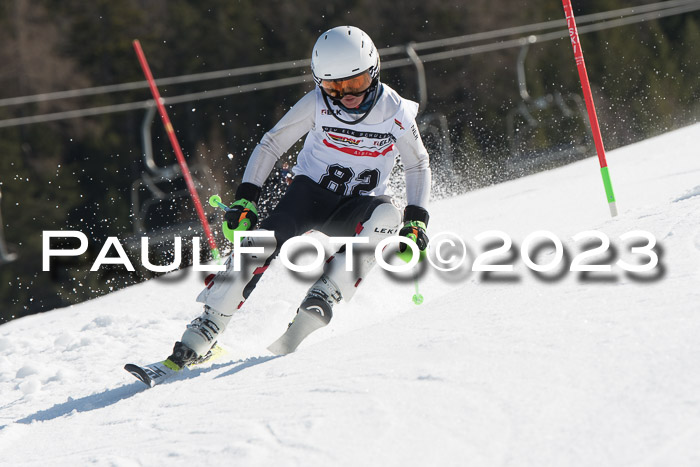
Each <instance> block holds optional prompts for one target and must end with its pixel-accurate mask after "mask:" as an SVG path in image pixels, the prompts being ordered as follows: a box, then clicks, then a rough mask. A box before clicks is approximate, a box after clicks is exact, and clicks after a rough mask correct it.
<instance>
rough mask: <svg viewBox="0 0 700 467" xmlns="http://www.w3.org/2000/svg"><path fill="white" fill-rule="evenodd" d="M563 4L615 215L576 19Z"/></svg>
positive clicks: (567, 2) (568, 4)
mask: <svg viewBox="0 0 700 467" xmlns="http://www.w3.org/2000/svg"><path fill="white" fill-rule="evenodd" d="M562 3H563V5H564V15H565V16H566V23H567V25H568V28H569V36H570V37H571V46H572V47H573V48H574V58H575V59H576V67H577V68H578V76H579V79H580V80H581V88H582V90H583V96H584V98H585V101H586V110H587V111H588V120H589V121H590V123H591V132H592V133H593V141H594V142H595V149H596V152H597V153H598V161H599V162H600V173H601V175H602V176H603V186H604V187H605V195H606V197H607V199H608V206H609V207H610V215H611V216H612V217H615V216H617V203H616V202H615V193H613V187H612V182H611V180H610V172H609V171H608V162H607V161H606V160H605V147H604V146H603V137H602V136H601V134H600V126H599V125H598V116H597V115H596V112H595V105H594V103H593V94H592V93H591V84H590V82H589V81H588V72H587V71H586V63H585V62H584V61H583V49H582V48H581V41H580V40H579V37H578V29H576V19H575V18H574V10H573V8H572V6H571V0H562Z"/></svg>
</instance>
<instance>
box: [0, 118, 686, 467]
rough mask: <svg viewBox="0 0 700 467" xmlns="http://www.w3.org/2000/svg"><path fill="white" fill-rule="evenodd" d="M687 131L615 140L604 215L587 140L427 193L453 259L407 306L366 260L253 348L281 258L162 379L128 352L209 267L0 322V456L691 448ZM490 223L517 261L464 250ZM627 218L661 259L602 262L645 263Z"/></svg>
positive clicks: (286, 278)
mask: <svg viewBox="0 0 700 467" xmlns="http://www.w3.org/2000/svg"><path fill="white" fill-rule="evenodd" d="M698 140H700V124H696V125H693V126H689V127H686V128H683V129H680V130H677V131H674V132H671V133H667V134H665V135H661V136H659V137H656V138H652V139H649V140H647V141H643V142H640V143H637V144H634V145H630V146H627V147H624V148H621V149H618V150H615V151H611V152H610V153H609V154H608V162H609V165H610V171H611V177H612V181H613V185H614V187H615V190H616V195H617V199H618V207H619V209H620V215H619V216H618V217H616V218H611V217H610V215H609V212H608V208H607V206H606V200H605V196H604V190H603V184H602V181H601V177H600V170H599V166H598V161H597V160H596V159H595V158H590V159H586V160H583V161H580V162H578V163H575V164H571V165H569V166H566V167H562V168H560V169H556V170H552V171H548V172H544V173H540V174H537V175H533V176H529V177H526V178H522V179H518V180H513V181H510V182H507V183H503V184H500V185H497V186H493V187H489V188H485V189H482V190H479V191H475V192H471V193H468V194H466V195H463V196H459V197H455V198H451V199H447V200H443V201H440V202H436V203H434V204H433V205H432V207H431V215H432V220H431V225H430V234H431V236H432V237H433V238H435V237H436V235H437V233H441V232H452V233H454V234H456V235H458V236H459V237H460V238H462V239H463V240H464V241H465V242H466V243H467V245H468V250H469V252H470V257H469V258H468V261H467V262H466V263H465V265H466V266H464V267H462V268H460V269H458V270H457V271H453V272H451V273H438V272H436V271H435V270H434V269H432V268H428V271H427V272H426V273H425V274H424V275H422V276H421V277H420V279H419V287H420V290H421V293H423V295H424V296H425V302H424V304H422V305H420V306H416V305H414V304H413V303H412V302H411V295H412V294H413V292H414V291H413V284H412V282H411V277H410V276H409V277H408V280H397V279H396V278H392V277H391V276H390V275H389V274H388V273H385V272H383V271H381V270H379V269H375V270H374V271H373V272H372V273H371V275H370V276H369V277H368V278H367V279H366V280H365V284H364V285H363V287H361V288H360V290H359V291H358V293H357V295H356V296H355V298H354V299H353V300H352V302H350V303H348V304H344V303H343V304H340V305H339V306H337V307H336V312H335V316H334V318H333V321H332V322H331V324H330V325H329V326H328V327H326V328H324V329H322V330H320V331H318V332H316V333H315V334H313V335H312V336H310V337H309V338H308V339H307V340H306V341H305V342H304V343H302V345H301V346H300V348H299V350H298V351H297V352H296V353H294V354H291V355H288V356H285V357H273V356H271V355H270V354H269V353H268V352H267V351H266V350H265V348H266V346H267V345H269V344H270V343H271V342H273V341H274V340H275V339H276V338H277V337H279V335H280V334H281V333H282V332H283V330H284V329H285V326H286V323H287V322H288V321H289V320H290V319H291V318H292V317H293V314H294V311H295V309H296V306H297V304H298V303H299V301H300V300H301V298H302V297H303V295H304V293H305V290H306V288H307V286H308V284H309V283H310V280H309V279H308V278H306V279H303V280H302V279H299V278H294V277H293V276H292V275H291V273H289V271H287V270H285V269H284V268H282V267H281V266H280V265H279V264H275V265H273V266H272V267H271V268H270V269H269V270H268V272H267V273H266V274H265V276H264V277H263V280H262V281H261V282H260V284H259V286H258V289H257V290H256V292H255V293H254V295H253V296H251V298H250V299H249V300H248V302H247V303H246V305H245V306H244V307H243V309H242V310H241V311H240V312H239V313H238V314H236V315H235V316H234V318H233V320H232V323H231V325H230V327H229V330H228V331H227V332H226V334H225V335H224V336H223V338H222V339H221V342H222V344H223V345H224V346H225V347H226V348H227V349H228V354H227V355H226V356H225V357H223V358H222V359H220V360H218V361H216V362H214V363H212V365H211V366H209V367H205V368H202V369H198V370H194V371H191V372H190V373H188V374H183V375H182V376H180V377H179V379H177V380H175V381H173V382H171V383H167V384H164V385H162V386H157V387H156V388H154V389H146V388H145V386H144V385H143V384H142V383H140V382H138V381H136V380H135V379H134V378H133V377H132V376H131V375H129V374H128V373H126V372H125V371H123V370H122V366H123V365H124V363H127V362H129V361H134V362H137V363H148V362H151V361H155V360H157V359H161V358H163V357H164V356H166V355H167V354H168V353H169V351H170V349H171V346H172V343H173V342H174V341H175V340H176V339H177V338H179V336H180V335H181V333H182V331H183V329H184V325H185V324H186V323H187V322H188V321H189V320H190V319H192V318H193V317H194V316H196V315H197V314H198V313H199V311H200V310H199V305H198V304H196V303H195V301H194V298H195V297H196V295H197V293H198V292H199V290H200V287H201V281H202V277H203V275H204V274H201V273H195V272H192V271H189V270H185V271H180V272H176V273H172V274H169V275H167V276H164V277H163V278H160V279H157V280H151V281H149V282H146V283H142V284H139V285H135V286H132V287H130V288H128V289H124V290H121V291H118V292H114V293H112V294H109V295H107V296H105V297H102V298H99V299H96V300H92V301H89V302H86V303H83V304H80V305H76V306H73V307H70V308H66V309H61V310H55V311H52V312H48V313H44V314H41V315H34V316H29V317H26V318H22V319H18V320H14V321H11V322H9V323H6V324H3V325H2V326H0V464H2V465H47V464H49V465H84V464H88V463H94V464H97V465H117V466H131V465H162V464H167V465H221V464H224V463H226V464H231V465H285V466H286V465H304V466H313V465H324V466H325V465H347V466H356V465H383V466H384V465H386V466H405V465H421V466H422V465H477V466H478V465H489V466H490V465H511V466H515V465H517V466H542V465H567V466H569V465H573V466H579V465H581V466H583V465H586V466H588V465H591V466H592V465H595V466H597V465H640V466H647V465H649V466H652V465H674V466H683V465H688V466H691V465H700V449H698V447H697V440H698V438H699V437H700V421H699V420H700V392H699V391H698V390H697V388H698V387H700V372H699V371H698V363H699V362H700V339H698V336H699V335H700V319H699V318H698V311H699V310H698V308H699V306H700V305H699V304H700V287H698V281H699V280H700V216H698V212H700V185H699V184H698V183H699V182H698V180H700V164H699V163H698V150H697V141H698ZM489 230H501V231H503V232H505V233H506V234H507V235H508V236H510V237H511V238H512V239H513V242H514V247H513V248H514V249H513V251H515V254H512V255H511V256H510V257H508V258H507V259H508V260H510V262H511V263H512V264H514V271H513V272H511V273H493V274H490V275H484V273H477V272H472V271H471V270H470V264H471V263H472V262H473V258H474V254H475V253H476V252H480V251H482V249H483V247H484V244H483V243H480V242H477V241H476V240H475V237H476V236H477V235H478V234H479V233H482V232H485V231H489ZM538 230H549V231H551V232H552V233H554V234H555V235H556V236H557V237H558V238H559V239H561V241H562V243H563V246H564V250H565V259H566V262H565V263H564V264H569V263H570V261H571V259H572V258H573V257H574V256H575V255H577V254H578V253H579V252H580V251H582V249H583V248H584V246H585V243H586V241H579V242H575V241H573V239H572V237H573V236H574V235H576V234H577V233H579V232H585V231H590V230H597V231H600V232H602V233H604V234H605V235H607V236H608V237H609V238H610V241H611V250H610V251H608V252H607V253H604V254H601V255H598V256H596V257H594V258H590V259H589V260H587V261H586V262H587V263H589V264H611V265H612V270H611V271H610V272H606V273H603V272H597V273H587V274H586V273H577V272H571V271H568V270H567V268H564V267H562V268H559V269H557V270H555V271H552V272H549V273H542V274H541V275H539V276H538V275H535V274H534V273H533V272H532V271H530V270H529V269H528V268H527V267H526V266H525V265H524V263H523V261H522V260H521V259H520V253H519V251H520V249H521V245H522V243H523V240H524V239H525V237H526V236H527V235H528V234H530V233H531V232H534V231H538ZM637 230H644V231H647V232H649V233H651V234H653V236H654V237H655V238H656V240H657V242H658V246H657V247H656V249H655V250H654V251H655V252H657V253H658V255H659V265H658V266H656V267H655V268H653V269H652V270H651V271H649V272H648V273H640V274H629V273H626V272H625V271H622V270H621V269H620V267H619V266H617V265H616V264H615V262H616V261H617V260H618V259H623V260H626V261H627V262H629V263H633V264H642V263H645V262H647V261H648V259H647V258H646V257H645V256H644V255H634V254H632V253H631V251H630V248H631V246H641V245H643V244H644V243H645V242H643V241H637V242H636V243H634V244H630V243H629V242H625V241H623V240H621V239H620V238H619V237H620V235H623V234H625V233H626V232H631V231H637ZM492 240H493V239H492ZM485 243H488V242H485ZM598 244H600V242H598V243H597V244H596V243H594V242H591V245H590V246H588V248H593V247H595V246H597V245H598ZM550 250H551V249H549V248H547V247H546V246H545V247H542V248H540V249H539V250H538V251H539V253H540V254H539V255H535V256H536V258H533V259H535V260H536V262H537V263H538V264H543V263H546V262H547V261H550V260H551V259H552V258H553V255H552V252H551V251H550ZM532 251H533V252H534V251H535V249H532ZM424 264H425V263H424ZM195 376H196V377H195Z"/></svg>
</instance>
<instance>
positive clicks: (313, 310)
mask: <svg viewBox="0 0 700 467" xmlns="http://www.w3.org/2000/svg"><path fill="white" fill-rule="evenodd" d="M341 299H342V295H341V294H340V291H339V290H338V287H337V286H336V285H335V283H334V282H333V281H332V280H331V279H330V278H328V277H327V276H326V275H323V276H321V278H320V279H319V280H318V281H316V283H315V284H314V285H313V286H312V287H311V289H309V292H308V293H307V294H306V297H305V298H304V300H303V301H302V302H301V305H299V309H298V310H297V314H296V316H295V317H294V320H293V321H292V322H291V323H289V326H288V327H287V331H286V332H285V333H284V334H282V337H280V338H279V339H277V340H276V341H275V342H274V343H272V344H271V345H270V346H269V347H268V350H269V351H270V352H272V353H274V354H275V355H286V354H288V353H291V352H294V351H295V350H296V348H297V347H298V346H299V344H301V341H303V340H304V339H306V337H307V336H308V335H309V334H311V333H312V332H314V331H315V330H317V329H320V328H322V327H324V326H326V325H328V323H330V321H331V318H332V317H333V305H334V304H336V303H338V302H340V300H341Z"/></svg>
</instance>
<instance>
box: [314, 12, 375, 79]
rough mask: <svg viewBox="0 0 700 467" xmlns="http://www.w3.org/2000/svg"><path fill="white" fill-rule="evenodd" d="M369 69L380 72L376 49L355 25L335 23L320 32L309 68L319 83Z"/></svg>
mask: <svg viewBox="0 0 700 467" xmlns="http://www.w3.org/2000/svg"><path fill="white" fill-rule="evenodd" d="M365 71H369V76H370V78H371V80H372V81H373V82H374V80H375V79H376V78H377V77H378V76H379V52H378V51H377V49H376V47H375V46H374V43H373V42H372V39H370V38H369V36H368V35H367V34H365V33H364V32H363V31H362V30H361V29H359V28H356V27H354V26H338V27H336V28H333V29H329V30H328V31H326V32H324V33H323V34H321V36H320V37H319V38H318V40H317V41H316V45H314V50H313V52H312V53H311V72H312V73H313V75H314V81H316V84H318V85H319V86H320V85H321V81H322V80H341V79H344V78H350V77H353V76H357V75H359V74H362V73H364V72H365Z"/></svg>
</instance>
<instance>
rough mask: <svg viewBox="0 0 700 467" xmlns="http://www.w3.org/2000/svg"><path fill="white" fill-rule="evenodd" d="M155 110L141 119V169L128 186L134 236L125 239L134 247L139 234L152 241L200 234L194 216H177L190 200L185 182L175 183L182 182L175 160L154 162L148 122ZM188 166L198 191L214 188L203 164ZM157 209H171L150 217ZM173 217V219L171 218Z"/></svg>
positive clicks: (209, 190)
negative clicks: (160, 214)
mask: <svg viewBox="0 0 700 467" xmlns="http://www.w3.org/2000/svg"><path fill="white" fill-rule="evenodd" d="M155 114H156V107H155V106H151V107H149V108H148V109H147V111H146V115H145V117H144V119H143V124H142V127H141V138H142V144H143V160H144V165H145V170H144V171H143V173H142V174H141V177H140V178H138V179H137V180H135V181H134V183H133V184H132V187H131V205H132V213H133V220H132V225H133V232H134V238H132V239H129V240H127V242H126V243H127V244H128V245H129V246H130V247H136V248H139V247H140V241H141V240H140V237H144V236H146V237H148V238H149V239H150V241H151V243H152V244H155V243H168V242H171V241H172V240H173V238H174V237H176V236H178V237H184V238H188V237H194V236H197V235H203V229H202V226H201V224H200V222H199V220H198V219H197V218H196V217H194V216H191V217H189V218H187V217H184V218H183V217H181V216H182V213H183V206H182V205H183V204H184V205H187V204H188V203H189V202H190V194H189V191H188V190H187V188H186V186H185V187H184V188H180V187H178V186H177V185H178V183H179V184H180V185H183V184H184V176H183V174H182V169H181V168H180V166H179V165H178V164H172V165H168V166H159V165H158V164H156V161H155V158H154V155H153V145H152V140H151V125H152V122H153V118H154V116H155ZM189 168H190V172H191V175H192V180H193V182H194V185H195V188H196V189H197V191H198V192H200V193H208V194H214V193H216V192H217V190H218V188H217V184H216V182H215V181H214V179H213V177H212V176H211V173H210V172H209V169H208V168H207V167H206V166H205V165H204V164H201V163H194V164H190V165H189ZM159 209H170V211H172V212H171V213H166V214H165V215H162V216H161V218H159V219H158V218H157V219H153V217H156V216H157V214H158V213H157V211H158V210H159ZM173 218H177V220H176V221H174V222H173V221H171V219H173ZM166 219H167V220H166ZM212 220H213V215H212Z"/></svg>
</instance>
